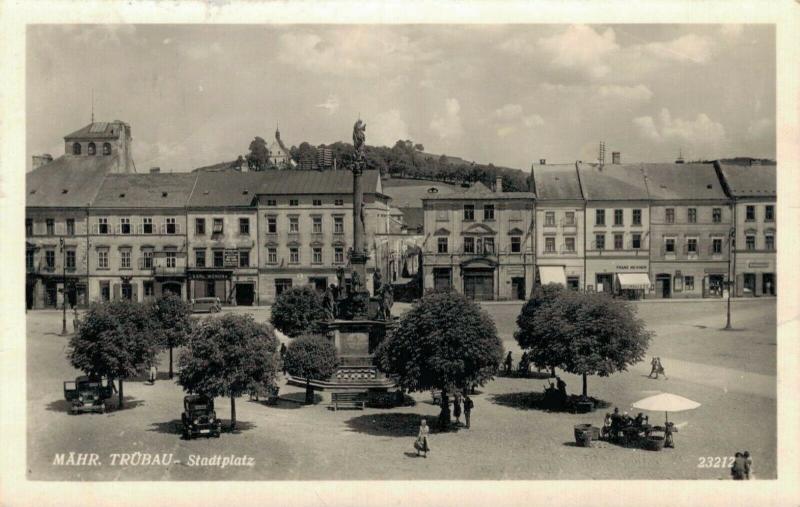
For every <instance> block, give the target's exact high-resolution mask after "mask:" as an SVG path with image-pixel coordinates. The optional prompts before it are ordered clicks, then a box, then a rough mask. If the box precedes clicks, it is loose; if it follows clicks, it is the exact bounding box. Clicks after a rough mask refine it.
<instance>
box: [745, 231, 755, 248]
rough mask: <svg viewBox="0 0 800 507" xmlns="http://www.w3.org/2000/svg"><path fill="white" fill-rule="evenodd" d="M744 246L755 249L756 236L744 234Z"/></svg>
mask: <svg viewBox="0 0 800 507" xmlns="http://www.w3.org/2000/svg"><path fill="white" fill-rule="evenodd" d="M745 248H746V249H747V250H755V249H756V237H755V236H753V235H750V234H748V235H747V236H745Z"/></svg>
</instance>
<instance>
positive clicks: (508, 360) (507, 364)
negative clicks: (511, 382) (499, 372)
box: [505, 350, 513, 375]
mask: <svg viewBox="0 0 800 507" xmlns="http://www.w3.org/2000/svg"><path fill="white" fill-rule="evenodd" d="M512 362H513V360H512V359H511V351H510V350H509V351H508V355H507V356H506V360H505V367H506V375H511V363H512Z"/></svg>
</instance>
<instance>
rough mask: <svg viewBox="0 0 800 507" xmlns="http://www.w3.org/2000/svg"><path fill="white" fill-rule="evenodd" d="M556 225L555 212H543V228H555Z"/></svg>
mask: <svg viewBox="0 0 800 507" xmlns="http://www.w3.org/2000/svg"><path fill="white" fill-rule="evenodd" d="M555 225H556V212H555V211H545V212H544V226H545V227H555Z"/></svg>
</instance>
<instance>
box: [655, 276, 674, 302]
mask: <svg viewBox="0 0 800 507" xmlns="http://www.w3.org/2000/svg"><path fill="white" fill-rule="evenodd" d="M671 279H672V277H671V276H670V275H664V274H662V275H656V296H657V297H660V298H665V299H667V298H669V297H670V296H671V293H672V291H671V290H670V287H671V283H670V280H671Z"/></svg>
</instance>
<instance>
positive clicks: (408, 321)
mask: <svg viewBox="0 0 800 507" xmlns="http://www.w3.org/2000/svg"><path fill="white" fill-rule="evenodd" d="M502 358H503V345H502V343H501V341H500V338H498V336H497V329H496V328H495V325H494V322H493V321H492V319H491V317H490V316H489V314H488V313H486V312H485V311H484V310H482V309H481V308H480V307H479V306H478V305H477V304H476V303H475V302H473V301H470V300H468V299H466V298H465V297H464V296H462V295H461V294H458V293H456V292H453V291H430V292H428V293H426V294H425V295H424V296H423V297H422V298H421V299H420V300H419V301H418V302H417V303H415V304H414V305H413V306H412V307H411V309H410V310H409V311H408V312H407V313H406V314H405V315H404V316H403V317H402V318H401V321H400V325H399V327H398V328H397V330H396V331H395V332H394V333H392V335H391V336H390V337H389V338H388V339H386V340H384V342H383V343H381V345H380V347H379V348H378V351H377V352H376V355H375V360H376V363H377V364H378V365H379V367H380V368H381V370H383V371H385V372H386V373H389V374H391V375H396V376H398V378H399V383H400V386H401V387H402V388H404V389H407V390H409V391H425V390H428V389H433V388H436V389H441V390H442V406H441V414H440V416H439V422H440V425H441V426H443V427H447V426H449V423H450V409H449V406H448V402H449V400H448V399H447V394H446V393H447V390H448V389H457V390H463V389H467V388H470V387H472V386H473V385H483V384H484V383H486V382H487V381H489V380H491V379H492V378H493V376H494V373H495V371H496V370H497V368H498V366H499V365H500V361H501V360H502Z"/></svg>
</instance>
